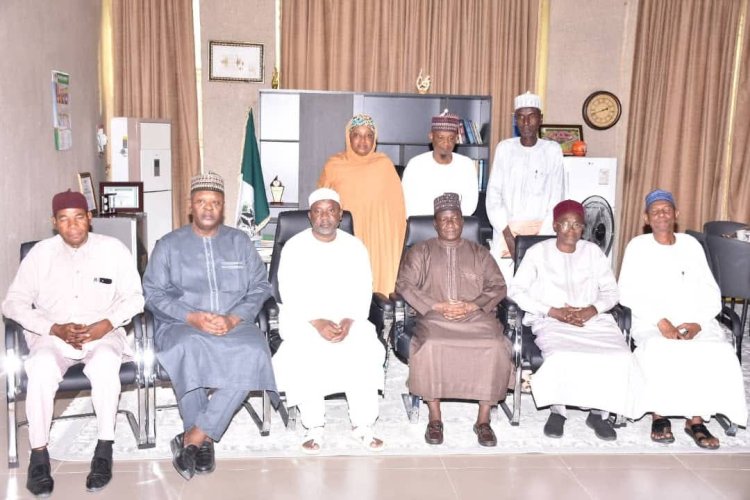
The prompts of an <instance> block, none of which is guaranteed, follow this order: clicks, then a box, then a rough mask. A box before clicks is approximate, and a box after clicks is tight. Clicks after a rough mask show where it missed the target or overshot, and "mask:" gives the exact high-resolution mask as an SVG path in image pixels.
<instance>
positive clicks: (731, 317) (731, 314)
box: [716, 305, 742, 344]
mask: <svg viewBox="0 0 750 500" xmlns="http://www.w3.org/2000/svg"><path fill="white" fill-rule="evenodd" d="M716 319H717V320H719V323H721V324H723V325H724V326H726V327H728V328H729V329H730V330H731V331H732V343H733V344H736V343H737V342H738V341H742V322H741V321H740V315H739V314H737V312H736V311H735V310H734V309H732V308H731V307H730V306H726V305H725V306H722V307H721V312H720V313H719V315H718V316H717V317H716Z"/></svg>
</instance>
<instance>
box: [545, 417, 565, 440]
mask: <svg viewBox="0 0 750 500" xmlns="http://www.w3.org/2000/svg"><path fill="white" fill-rule="evenodd" d="M564 432H565V417H563V416H562V415H560V414H559V413H553V412H550V414H549V418H547V423H546V424H544V435H545V436H547V437H551V438H555V439H558V438H561V437H563V433H564Z"/></svg>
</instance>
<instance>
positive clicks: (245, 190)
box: [237, 109, 271, 234]
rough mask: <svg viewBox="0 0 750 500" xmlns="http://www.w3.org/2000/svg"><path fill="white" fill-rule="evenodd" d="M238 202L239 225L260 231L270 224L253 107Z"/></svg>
mask: <svg viewBox="0 0 750 500" xmlns="http://www.w3.org/2000/svg"><path fill="white" fill-rule="evenodd" d="M238 200H239V202H238V203H237V207H238V210H237V211H238V214H237V227H238V228H240V229H244V230H250V231H252V232H254V233H256V234H257V233H258V232H259V231H260V230H261V229H263V227H264V226H265V225H266V224H268V220H269V219H270V215H271V212H270V210H269V209H268V199H267V198H266V183H265V181H264V180H263V169H262V168H261V165H260V151H259V150H258V141H256V139H255V120H254V119H253V110H252V109H251V110H250V112H249V113H248V116H247V124H246V125H245V145H244V146H243V148H242V169H241V171H240V195H239V198H238Z"/></svg>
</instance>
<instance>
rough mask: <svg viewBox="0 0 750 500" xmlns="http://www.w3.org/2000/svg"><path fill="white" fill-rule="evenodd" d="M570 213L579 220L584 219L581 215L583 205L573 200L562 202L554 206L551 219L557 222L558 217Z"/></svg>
mask: <svg viewBox="0 0 750 500" xmlns="http://www.w3.org/2000/svg"><path fill="white" fill-rule="evenodd" d="M571 212H572V213H574V214H578V215H580V216H581V218H584V219H585V218H586V217H585V216H584V215H583V205H581V204H580V203H578V202H577V201H573V200H563V201H561V202H560V203H558V204H557V205H555V208H553V209H552V217H553V218H554V219H555V220H557V219H558V217H560V216H562V215H564V214H567V213H571Z"/></svg>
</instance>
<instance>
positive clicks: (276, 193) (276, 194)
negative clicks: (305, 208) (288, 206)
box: [271, 175, 284, 205]
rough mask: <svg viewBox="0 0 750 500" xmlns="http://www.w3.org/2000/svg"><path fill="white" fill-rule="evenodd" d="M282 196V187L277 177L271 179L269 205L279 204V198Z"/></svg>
mask: <svg viewBox="0 0 750 500" xmlns="http://www.w3.org/2000/svg"><path fill="white" fill-rule="evenodd" d="M283 194H284V185H283V184H282V183H281V181H280V180H279V176H278V175H277V176H276V177H274V178H273V180H272V181H271V199H272V200H273V201H272V202H271V203H273V204H274V205H280V204H281V196H282V195H283Z"/></svg>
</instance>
